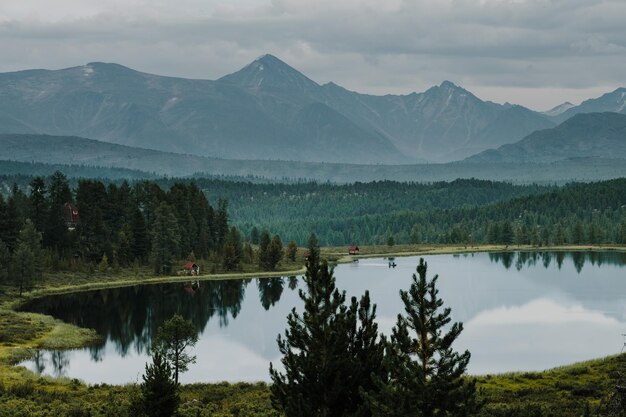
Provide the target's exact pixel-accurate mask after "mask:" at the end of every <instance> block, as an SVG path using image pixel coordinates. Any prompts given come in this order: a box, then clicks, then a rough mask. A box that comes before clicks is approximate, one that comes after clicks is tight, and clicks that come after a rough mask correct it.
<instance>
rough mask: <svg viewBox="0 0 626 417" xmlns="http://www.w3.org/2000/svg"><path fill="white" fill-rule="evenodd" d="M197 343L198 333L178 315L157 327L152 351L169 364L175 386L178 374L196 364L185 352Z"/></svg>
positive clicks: (192, 357) (194, 359) (193, 357)
mask: <svg viewBox="0 0 626 417" xmlns="http://www.w3.org/2000/svg"><path fill="white" fill-rule="evenodd" d="M197 342H198V331H197V330H196V328H195V327H194V325H193V323H191V322H190V321H188V320H185V319H184V318H183V317H182V316H181V315H180V314H174V316H172V318H171V319H169V320H167V321H166V322H165V323H163V326H161V327H159V329H158V331H157V335H156V339H155V343H154V349H153V350H154V351H155V352H156V351H160V352H161V353H162V354H163V356H164V357H165V358H166V359H167V361H168V362H169V363H170V365H171V367H172V369H173V371H174V382H176V384H178V374H179V373H182V372H185V371H187V369H189V368H188V367H189V364H190V363H195V362H196V357H195V356H191V355H189V354H188V353H187V352H186V350H187V348H190V347H193V346H194V345H195V344H196V343H197Z"/></svg>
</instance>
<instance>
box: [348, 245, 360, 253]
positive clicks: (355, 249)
mask: <svg viewBox="0 0 626 417" xmlns="http://www.w3.org/2000/svg"><path fill="white" fill-rule="evenodd" d="M348 254H349V255H358V254H359V247H358V246H357V245H352V246H350V247H348Z"/></svg>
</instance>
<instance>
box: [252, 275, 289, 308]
mask: <svg viewBox="0 0 626 417" xmlns="http://www.w3.org/2000/svg"><path fill="white" fill-rule="evenodd" d="M256 284H257V286H258V287H259V297H260V299H261V305H262V306H263V308H264V309H265V310H269V309H270V307H272V306H273V305H274V304H276V303H277V302H278V301H279V300H280V296H281V295H282V294H283V288H284V287H285V281H284V280H283V279H282V278H280V277H276V278H259V279H258V280H257V282H256Z"/></svg>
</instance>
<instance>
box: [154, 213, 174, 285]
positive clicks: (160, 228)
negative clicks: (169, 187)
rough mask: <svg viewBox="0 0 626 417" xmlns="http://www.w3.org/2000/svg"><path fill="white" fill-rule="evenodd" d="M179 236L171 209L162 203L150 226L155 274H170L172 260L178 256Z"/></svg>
mask: <svg viewBox="0 0 626 417" xmlns="http://www.w3.org/2000/svg"><path fill="white" fill-rule="evenodd" d="M179 243H180V234H179V231H178V222H177V220H176V216H175V215H174V212H173V211H172V208H171V207H170V206H169V205H167V203H165V202H163V203H161V204H160V205H159V207H158V208H157V209H156V212H155V218H154V224H153V225H152V256H151V259H152V265H153V267H154V272H156V273H157V274H169V273H171V272H172V265H173V263H174V258H175V257H176V256H177V255H178V245H179Z"/></svg>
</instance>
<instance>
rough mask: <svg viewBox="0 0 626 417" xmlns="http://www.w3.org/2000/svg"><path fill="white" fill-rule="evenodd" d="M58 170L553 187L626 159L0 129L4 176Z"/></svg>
mask: <svg viewBox="0 0 626 417" xmlns="http://www.w3.org/2000/svg"><path fill="white" fill-rule="evenodd" d="M619 116H621V117H623V118H626V116H622V115H619ZM551 130H554V129H551ZM622 155H623V154H622ZM57 169H60V170H61V171H63V172H65V173H67V174H68V175H71V176H75V177H81V176H96V177H108V178H120V177H126V178H142V177H143V178H152V177H155V176H174V177H184V176H193V177H207V176H229V177H238V178H248V180H250V177H251V176H252V177H256V179H259V180H265V181H285V180H302V179H305V180H315V181H331V182H338V183H349V182H355V181H360V182H369V181H380V180H395V181H419V182H430V181H452V180H454V179H456V178H478V179H489V180H503V181H513V182H518V183H532V182H539V183H549V184H554V183H565V182H569V181H572V180H578V181H595V180H601V179H609V178H617V177H625V176H626V160H624V159H616V158H615V156H612V157H611V158H602V157H594V156H593V155H592V154H589V155H588V156H587V157H582V158H569V159H562V160H559V161H555V162H548V163H536V162H515V161H507V162H499V161H498V160H495V159H494V160H491V161H488V162H484V161H471V160H467V161H464V162H449V163H438V164H433V163H428V164H408V165H366V164H345V163H326V162H324V163H323V162H301V161H269V160H232V159H216V158H207V157H202V156H198V155H188V154H179V153H169V152H162V151H156V150H149V149H142V148H134V147H130V146H124V145H117V144H112V143H107V142H101V141H96V140H92V139H84V138H80V137H68V136H48V135H29V134H0V176H1V175H15V174H24V175H49V174H51V173H52V172H54V171H55V170H57ZM121 169H123V170H121ZM129 169H130V170H132V171H129ZM142 173H143V174H142ZM256 179H255V180H256ZM8 187H9V188H7V190H6V191H10V181H9V183H8Z"/></svg>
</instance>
